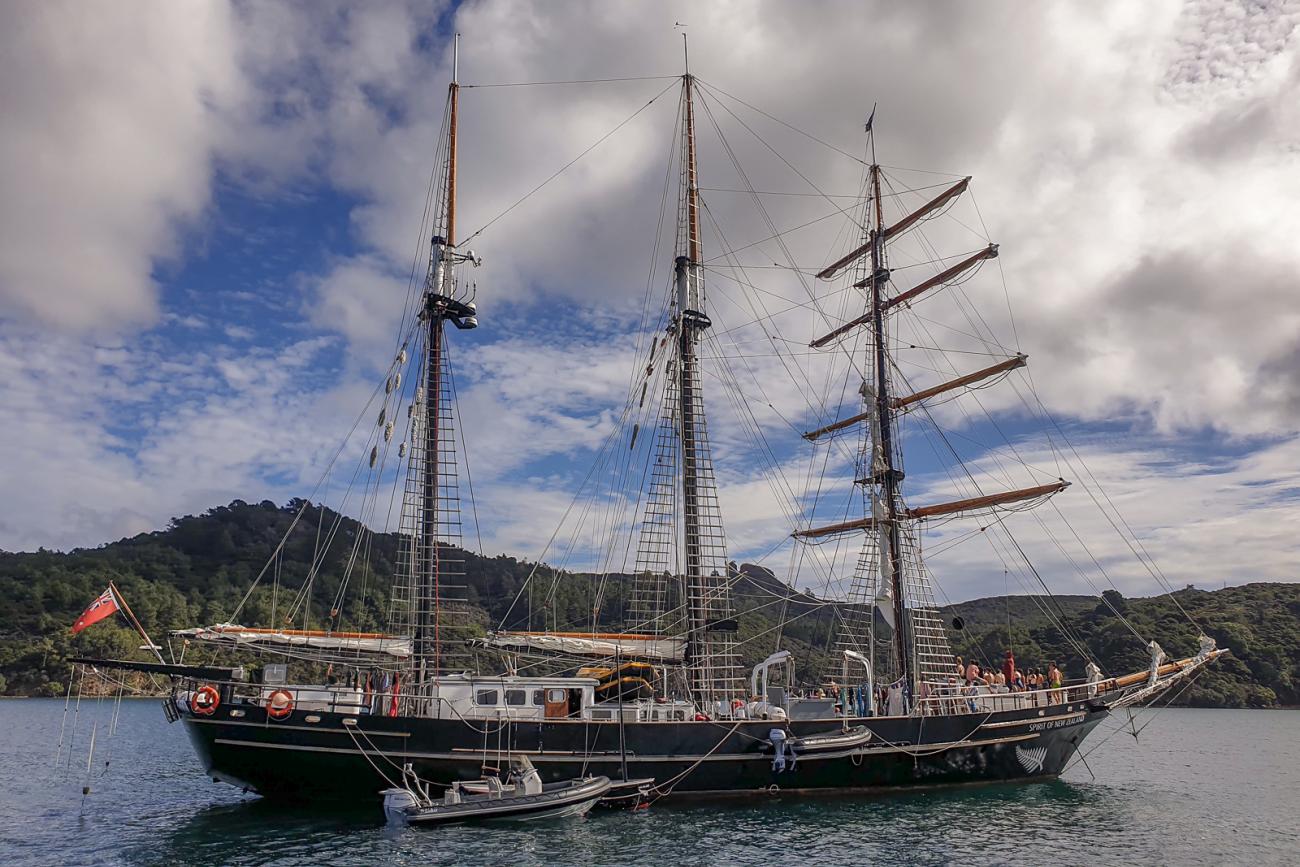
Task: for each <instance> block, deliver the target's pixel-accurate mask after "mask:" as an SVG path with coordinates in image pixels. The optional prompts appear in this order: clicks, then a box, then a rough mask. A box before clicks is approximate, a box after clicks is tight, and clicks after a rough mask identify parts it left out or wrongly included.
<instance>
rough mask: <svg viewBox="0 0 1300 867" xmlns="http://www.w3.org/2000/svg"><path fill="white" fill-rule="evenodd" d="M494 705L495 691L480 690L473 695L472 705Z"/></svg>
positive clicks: (495, 701)
mask: <svg viewBox="0 0 1300 867" xmlns="http://www.w3.org/2000/svg"><path fill="white" fill-rule="evenodd" d="M496 703H497V691H496V690H495V689H480V690H479V691H478V692H477V693H476V694H475V695H474V704H481V705H488V706H489V707H496Z"/></svg>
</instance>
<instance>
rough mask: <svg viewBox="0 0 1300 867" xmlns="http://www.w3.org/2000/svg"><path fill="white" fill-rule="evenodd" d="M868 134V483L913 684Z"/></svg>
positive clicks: (899, 652) (897, 653) (879, 215)
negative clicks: (870, 404) (871, 376)
mask: <svg viewBox="0 0 1300 867" xmlns="http://www.w3.org/2000/svg"><path fill="white" fill-rule="evenodd" d="M867 135H868V136H869V137H870V141H871V198H872V208H871V218H872V222H871V229H870V230H869V236H868V243H869V244H870V245H871V273H870V275H869V276H868V279H869V280H870V283H871V299H870V305H871V309H870V313H871V343H872V349H873V352H872V360H873V363H874V367H875V376H874V379H875V395H874V397H875V406H874V407H873V408H872V409H873V416H874V425H873V428H874V429H873V430H872V431H871V434H872V437H871V439H872V440H874V442H873V443H872V446H871V448H872V452H871V455H870V461H869V462H868V463H867V472H866V474H865V481H866V483H867V484H868V485H870V486H871V487H872V488H873V489H874V492H875V493H873V503H872V507H873V515H874V514H875V513H876V511H879V513H880V515H879V518H880V521H881V522H882V523H883V526H881V527H879V528H878V533H879V544H880V546H881V547H880V563H881V566H882V571H883V573H884V574H883V575H882V579H883V580H885V581H888V582H889V590H890V594H889V595H890V600H891V603H892V608H893V620H894V636H893V640H894V658H895V659H896V660H897V674H898V676H899V678H900V679H901V680H902V681H903V682H904V683H909V684H910V683H912V682H913V665H912V654H911V653H909V652H908V649H909V648H910V647H911V646H912V642H911V637H910V632H911V629H910V626H909V624H908V620H907V610H906V601H905V597H904V590H903V574H904V573H903V546H902V544H901V540H900V539H899V535H900V534H899V518H900V517H901V516H900V509H899V492H898V486H899V482H901V481H902V478H903V473H902V471H901V470H899V469H897V468H895V466H894V418H893V413H892V412H891V405H890V397H889V395H890V388H889V355H888V348H887V345H886V340H887V335H886V333H885V312H884V311H885V305H884V290H885V284H886V283H887V282H888V280H889V268H888V266H887V265H886V264H885V240H884V233H883V229H884V226H885V216H884V207H883V205H882V200H881V196H880V165H879V164H878V163H876V160H875V156H876V145H875V133H874V132H873V131H872V130H871V129H870V124H868V130H867ZM863 397H864V398H866V399H868V400H870V398H871V394H870V391H869V390H868V389H865V388H864V389H863Z"/></svg>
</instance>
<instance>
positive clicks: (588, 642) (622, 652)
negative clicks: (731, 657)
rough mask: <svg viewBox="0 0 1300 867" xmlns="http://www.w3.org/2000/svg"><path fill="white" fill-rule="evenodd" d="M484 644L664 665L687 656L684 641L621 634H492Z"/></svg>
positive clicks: (507, 648) (508, 648) (682, 639)
mask: <svg viewBox="0 0 1300 867" xmlns="http://www.w3.org/2000/svg"><path fill="white" fill-rule="evenodd" d="M483 644H484V645H485V646H487V647H495V648H500V649H502V650H514V651H528V650H533V651H542V652H546V653H564V654H569V655H571V656H597V657H601V658H605V657H609V658H613V657H616V656H622V657H627V658H629V659H631V658H635V659H653V660H658V661H660V662H681V661H682V660H683V659H684V658H685V655H686V639H684V638H672V637H666V636H660V635H635V634H630V633H621V632H513V631H500V632H489V633H488V634H487V636H486V637H485V638H484V639H483Z"/></svg>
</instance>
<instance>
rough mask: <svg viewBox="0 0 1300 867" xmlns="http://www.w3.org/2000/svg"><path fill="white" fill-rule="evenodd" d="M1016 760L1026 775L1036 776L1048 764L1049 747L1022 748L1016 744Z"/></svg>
mask: <svg viewBox="0 0 1300 867" xmlns="http://www.w3.org/2000/svg"><path fill="white" fill-rule="evenodd" d="M1016 760H1017V761H1018V762H1020V767H1022V768H1024V769H1025V773H1026V774H1036V773H1038V772H1039V771H1041V770H1042V769H1043V765H1045V764H1047V747H1022V746H1020V745H1019V744H1016Z"/></svg>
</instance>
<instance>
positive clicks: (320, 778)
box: [181, 700, 1107, 803]
mask: <svg viewBox="0 0 1300 867" xmlns="http://www.w3.org/2000/svg"><path fill="white" fill-rule="evenodd" d="M230 710H231V709H230V707H229V706H223V707H222V708H220V709H219V710H218V711H217V712H216V714H214V715H213V716H211V717H195V716H193V715H191V714H189V713H184V714H183V715H182V717H181V718H182V720H183V724H184V726H185V728H186V730H187V732H188V734H189V736H190V740H191V741H192V742H193V744H194V746H195V749H196V750H197V752H198V754H199V757H200V759H201V760H202V762H203V766H204V768H205V769H206V770H207V772H208V774H209V775H210V776H212V777H213V778H214V779H217V780H221V781H224V782H227V783H230V784H232V785H235V786H238V787H240V788H242V789H245V790H247V791H251V792H256V793H258V794H260V795H263V796H264V797H267V798H272V799H277V800H290V801H320V800H334V801H343V802H353V803H366V802H375V803H378V802H379V800H380V796H379V794H378V793H379V791H380V790H381V789H385V788H388V787H389V786H391V785H393V781H396V780H397V779H399V778H400V775H401V766H402V765H403V764H405V763H407V762H409V763H411V764H412V765H413V766H414V769H415V771H416V773H417V774H418V775H419V776H420V777H421V778H422V779H424V780H427V781H432V782H436V783H450V782H452V781H454V780H475V779H478V778H479V777H480V776H481V775H482V767H483V765H484V764H485V761H484V753H483V748H484V742H485V738H484V729H485V728H486V730H487V732H488V735H487V738H486V742H487V745H488V750H489V752H488V755H487V758H486V764H488V765H490V766H504V765H505V764H506V762H507V756H506V750H507V747H508V748H509V750H510V751H511V752H513V753H516V754H518V753H525V754H527V755H528V757H529V758H530V759H531V760H532V762H533V764H534V765H536V767H537V769H538V772H539V773H540V774H541V776H542V778H543V780H545V781H547V782H554V781H560V780H567V779H573V778H576V777H581V776H586V775H598V776H606V777H609V778H610V779H611V780H620V779H623V777H624V763H625V762H626V774H627V776H628V777H629V778H637V777H652V778H654V779H655V781H656V783H657V785H658V786H659V787H660V790H661V791H662V790H665V789H669V790H671V792H672V794H673V795H674V796H675V797H676V796H686V795H697V796H700V795H708V796H724V795H742V794H754V793H761V792H774V791H783V792H788V791H798V792H809V793H824V794H832V793H836V792H883V791H888V790H893V789H902V788H914V787H931V786H953V785H968V784H975V783H997V782H1011V781H1023V780H1048V779H1053V778H1055V777H1056V776H1058V775H1059V774H1060V773H1061V771H1062V770H1063V769H1064V768H1065V765H1066V763H1067V762H1068V761H1069V760H1070V758H1071V757H1072V756H1073V755H1074V754H1075V751H1076V750H1077V748H1078V746H1079V744H1080V743H1081V742H1082V741H1083V739H1084V738H1085V737H1086V736H1087V735H1088V733H1089V732H1091V731H1092V729H1093V728H1094V727H1095V726H1096V725H1097V724H1098V723H1099V722H1101V720H1102V719H1103V718H1104V717H1105V716H1106V714H1107V710H1106V707H1105V706H1104V705H1103V704H1102V703H1101V702H1098V701H1095V700H1094V701H1091V702H1086V703H1078V704H1070V705H1053V706H1050V707H1047V708H1039V709H1027V710H1018V711H1005V712H999V713H992V714H984V713H977V714H962V715H956V716H932V717H874V718H865V719H850V720H849V721H848V724H849V726H850V727H856V726H866V727H867V728H869V729H870V731H871V735H872V736H871V738H870V740H869V741H868V742H867V743H865V744H859V745H857V746H851V747H846V748H839V749H836V748H828V749H824V750H819V751H810V752H805V753H802V754H800V755H799V757H798V760H797V762H795V763H793V766H791V763H790V762H789V760H787V766H786V770H784V771H780V772H778V771H777V770H775V769H774V767H773V751H772V747H771V746H770V744H769V743H768V733H769V731H770V730H771V729H773V728H774V727H783V728H786V729H787V731H788V732H789V735H790V737H791V738H798V737H813V736H817V735H825V734H829V733H832V732H835V731H840V730H842V728H843V726H844V722H843V721H842V720H838V719H833V720H799V721H791V722H789V723H775V722H770V721H758V720H754V721H745V722H741V723H739V724H737V723H734V722H725V721H719V722H648V723H627V724H626V725H623V726H620V724H619V723H618V722H605V721H602V722H591V721H584V720H546V721H537V720H534V721H527V722H512V723H509V724H508V725H506V726H505V727H504V728H502V727H501V725H500V724H499V723H497V722H496V721H486V722H485V721H466V720H459V719H454V720H436V719H419V718H414V717H370V716H365V715H361V716H358V717H349V716H347V715H344V714H335V713H325V712H322V713H314V714H310V715H307V714H303V713H301V712H298V713H294V714H293V715H292V716H291V717H290V718H289V719H287V720H280V721H277V720H270V719H268V718H267V717H266V715H265V712H264V711H263V710H262V709H261V708H257V707H255V706H245V707H243V708H241V709H240V710H243V711H244V713H245V716H243V717H242V718H238V719H235V718H231V717H230V716H229V713H230ZM308 717H310V718H311V719H312V720H314V721H313V722H308V721H307V719H308ZM345 719H347V720H355V723H354V724H352V725H348V726H345V725H344V724H343V722H344V720H345ZM620 730H621V731H620ZM620 738H622V742H623V743H625V751H624V750H620ZM498 747H499V748H500V750H501V753H500V754H499V756H498V753H497V749H498Z"/></svg>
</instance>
